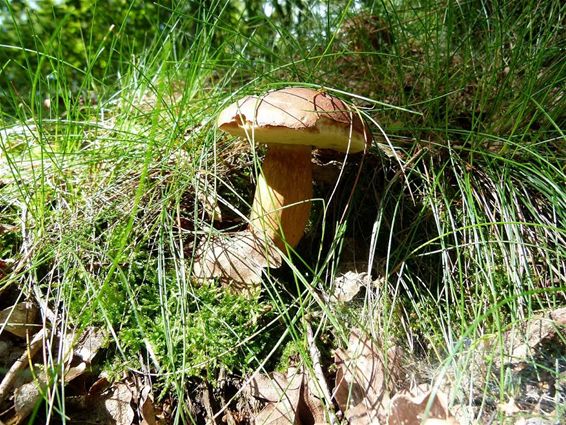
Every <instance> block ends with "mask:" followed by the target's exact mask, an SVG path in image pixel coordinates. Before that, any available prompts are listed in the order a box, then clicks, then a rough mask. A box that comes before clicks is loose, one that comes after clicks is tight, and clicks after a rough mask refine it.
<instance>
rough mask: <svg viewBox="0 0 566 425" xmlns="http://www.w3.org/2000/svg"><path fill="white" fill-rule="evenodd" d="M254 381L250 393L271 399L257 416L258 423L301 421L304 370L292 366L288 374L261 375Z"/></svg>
mask: <svg viewBox="0 0 566 425" xmlns="http://www.w3.org/2000/svg"><path fill="white" fill-rule="evenodd" d="M258 378H259V380H258ZM266 378H267V379H266ZM252 381H254V384H252V385H251V387H250V389H249V391H250V394H252V395H253V394H257V395H258V396H259V397H260V398H263V399H265V400H271V401H270V402H269V403H268V404H267V405H266V406H265V408H264V409H263V410H262V411H261V412H259V414H258V415H257V416H256V417H255V424H256V425H267V424H269V425H290V424H291V425H292V424H299V423H300V419H299V415H298V410H299V404H300V402H301V397H302V393H303V391H302V388H303V373H302V372H300V371H298V370H297V369H295V368H290V369H289V370H288V371H287V375H286V376H285V375H283V374H281V373H274V374H273V375H272V377H271V378H269V377H266V376H265V375H259V376H257V377H256V378H254V380H252Z"/></svg>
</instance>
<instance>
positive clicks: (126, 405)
mask: <svg viewBox="0 0 566 425" xmlns="http://www.w3.org/2000/svg"><path fill="white" fill-rule="evenodd" d="M132 398H133V396H132V391H131V390H130V388H129V387H128V386H127V385H126V384H124V383H122V382H118V383H117V384H115V385H114V386H113V387H112V389H111V392H110V393H109V395H108V397H107V398H106V399H105V400H104V407H105V409H106V411H107V412H108V414H109V415H110V417H111V418H112V419H113V420H114V421H115V423H116V425H130V424H131V423H132V422H133V421H134V417H135V414H134V409H132V406H131V401H132Z"/></svg>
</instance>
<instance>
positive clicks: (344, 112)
mask: <svg viewBox="0 0 566 425" xmlns="http://www.w3.org/2000/svg"><path fill="white" fill-rule="evenodd" d="M218 127H219V128H220V129H221V130H223V131H226V132H228V133H230V134H232V135H235V136H240V137H245V138H248V139H250V140H252V142H253V143H254V144H255V143H262V144H265V145H267V147H268V148H267V153H266V155H265V160H264V162H263V165H262V171H261V173H260V175H259V176H258V182H257V187H256V191H255V196H254V200H253V203H252V208H251V216H250V230H251V231H252V232H253V233H254V234H256V235H257V236H258V237H259V238H260V239H262V240H264V241H265V242H272V243H273V244H274V245H275V246H276V247H278V248H279V249H282V250H283V249H285V248H286V247H287V246H289V247H295V246H296V245H297V244H298V243H299V241H300V240H301V238H302V236H303V233H304V229H305V226H306V224H307V221H308V218H309V214H310V208H311V198H312V168H311V150H312V148H313V147H315V148H321V149H333V150H336V151H339V152H348V153H356V152H361V151H363V150H364V149H365V146H366V144H367V143H369V142H370V140H371V134H370V132H369V129H368V128H367V126H366V125H365V123H364V122H363V120H362V119H361V118H360V116H359V114H357V113H356V112H355V111H353V110H352V109H351V108H350V107H348V106H347V105H346V104H345V103H344V102H342V101H341V100H340V99H338V98H336V97H333V96H330V95H328V94H327V93H324V92H322V91H317V90H313V89H309V88H302V87H292V88H284V89H280V90H275V91H271V92H268V93H267V94H265V95H263V96H247V97H244V98H243V99H241V100H239V101H237V102H235V103H233V104H231V105H230V106H228V107H227V108H226V109H224V110H223V111H222V112H221V113H220V116H219V118H218Z"/></svg>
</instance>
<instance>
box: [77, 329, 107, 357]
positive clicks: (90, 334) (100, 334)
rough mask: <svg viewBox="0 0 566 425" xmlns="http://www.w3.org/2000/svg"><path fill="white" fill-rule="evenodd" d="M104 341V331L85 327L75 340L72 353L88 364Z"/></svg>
mask: <svg viewBox="0 0 566 425" xmlns="http://www.w3.org/2000/svg"><path fill="white" fill-rule="evenodd" d="M105 342H106V331H104V330H103V329H100V328H99V329H96V328H94V327H89V328H87V329H86V330H85V331H84V333H83V334H82V335H81V337H80V339H79V341H78V342H77V344H76V346H75V349H74V354H75V356H77V357H79V358H80V359H81V360H82V361H83V362H85V363H87V364H90V363H91V362H92V359H94V356H96V354H97V353H98V351H99V350H100V349H101V348H102V347H103V346H104V343H105Z"/></svg>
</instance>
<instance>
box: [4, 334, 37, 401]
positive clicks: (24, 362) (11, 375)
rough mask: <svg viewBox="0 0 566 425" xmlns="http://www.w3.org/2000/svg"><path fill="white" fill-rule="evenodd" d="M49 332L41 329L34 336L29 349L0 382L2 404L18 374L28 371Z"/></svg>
mask: <svg viewBox="0 0 566 425" xmlns="http://www.w3.org/2000/svg"><path fill="white" fill-rule="evenodd" d="M46 333H47V331H46V330H45V329H41V330H40V331H39V332H38V333H36V334H35V335H34V337H33V338H32V340H31V342H30V343H29V346H28V347H27V349H26V350H25V351H24V352H23V353H22V355H21V356H20V357H19V358H18V359H17V360H16V361H15V362H14V364H13V365H12V367H11V368H10V370H8V373H6V376H4V379H3V380H2V382H0V403H2V402H3V401H4V400H5V399H6V397H7V396H8V394H9V391H10V390H11V387H12V385H13V383H14V381H15V380H16V378H17V376H18V373H19V372H21V371H22V370H24V369H26V368H27V367H28V366H29V364H30V362H31V359H32V358H33V356H35V354H36V353H37V351H38V350H39V349H40V348H41V346H42V345H43V340H44V339H45V337H46V336H47V335H46Z"/></svg>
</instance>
